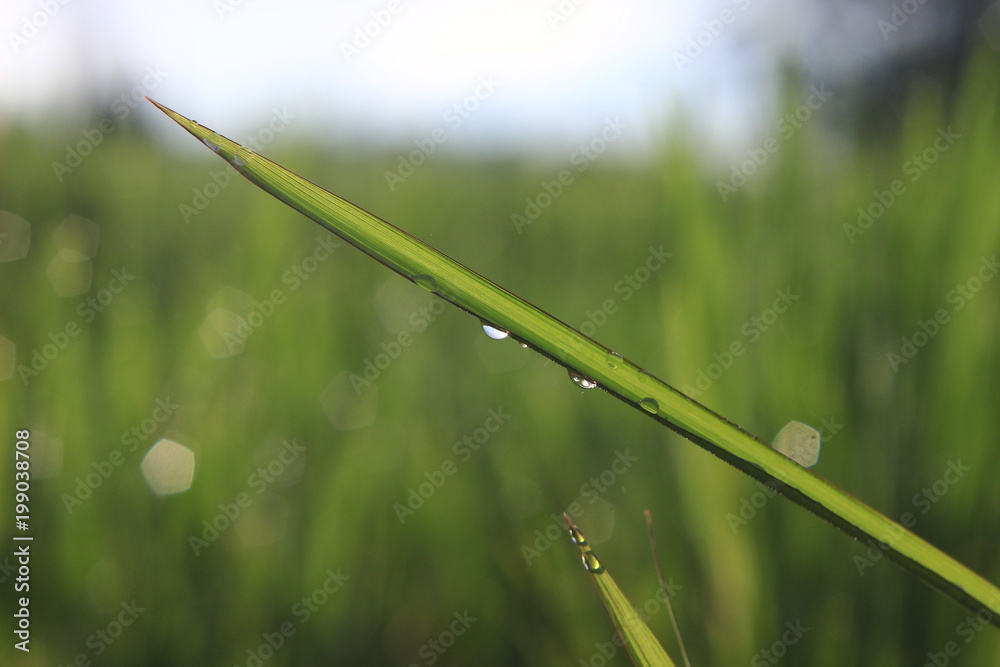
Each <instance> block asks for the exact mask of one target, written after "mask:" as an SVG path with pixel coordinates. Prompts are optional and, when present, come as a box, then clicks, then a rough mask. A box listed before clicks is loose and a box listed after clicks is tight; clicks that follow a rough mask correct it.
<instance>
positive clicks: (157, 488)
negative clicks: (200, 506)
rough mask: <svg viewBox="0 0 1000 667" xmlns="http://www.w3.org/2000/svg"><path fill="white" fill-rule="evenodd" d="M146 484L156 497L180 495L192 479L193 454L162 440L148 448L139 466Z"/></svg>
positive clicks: (189, 486)
mask: <svg viewBox="0 0 1000 667" xmlns="http://www.w3.org/2000/svg"><path fill="white" fill-rule="evenodd" d="M140 467H141V469H142V476H143V477H145V478H146V484H148V485H149V488H150V489H152V491H153V493H155V494H156V495H158V496H166V495H170V494H172V493H181V492H182V491H187V490H188V489H189V488H191V481H192V480H193V479H194V452H192V451H191V450H190V449H188V448H187V447H185V446H184V445H182V444H180V443H177V442H174V441H173V440H167V439H166V438H164V439H163V440H160V441H159V442H157V443H156V444H155V445H153V446H152V447H150V448H149V451H148V452H146V456H145V457H143V459H142V464H141V465H140Z"/></svg>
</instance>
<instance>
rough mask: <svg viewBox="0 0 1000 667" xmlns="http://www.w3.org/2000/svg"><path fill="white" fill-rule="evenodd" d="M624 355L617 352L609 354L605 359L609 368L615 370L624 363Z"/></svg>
mask: <svg viewBox="0 0 1000 667" xmlns="http://www.w3.org/2000/svg"><path fill="white" fill-rule="evenodd" d="M624 361H625V360H624V359H622V355H620V354H618V353H617V352H608V356H607V357H606V358H605V362H606V363H607V364H608V368H611V369H615V368H618V367H619V366H621V365H622V363H624Z"/></svg>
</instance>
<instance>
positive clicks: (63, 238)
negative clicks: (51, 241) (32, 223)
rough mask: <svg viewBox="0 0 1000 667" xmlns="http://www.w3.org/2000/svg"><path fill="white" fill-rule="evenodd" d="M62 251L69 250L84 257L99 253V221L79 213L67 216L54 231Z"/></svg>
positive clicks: (57, 243)
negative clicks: (96, 221)
mask: <svg viewBox="0 0 1000 667" xmlns="http://www.w3.org/2000/svg"><path fill="white" fill-rule="evenodd" d="M53 234H54V237H55V241H56V246H57V247H58V248H59V250H60V251H62V250H68V251H70V252H72V253H73V254H75V255H79V256H80V257H82V258H86V259H91V258H93V257H94V256H95V255H97V245H98V243H99V242H100V239H101V231H100V228H99V227H98V226H97V223H95V222H93V221H91V220H88V219H87V218H84V217H81V216H79V215H70V216H67V217H66V218H65V219H64V220H63V221H62V222H60V223H59V226H58V227H56V229H55V232H54V233H53Z"/></svg>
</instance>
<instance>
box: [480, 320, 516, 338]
mask: <svg viewBox="0 0 1000 667" xmlns="http://www.w3.org/2000/svg"><path fill="white" fill-rule="evenodd" d="M483 333H485V334H486V335H487V336H489V337H490V338H492V339H493V340H503V339H504V338H506V337H507V336H509V335H510V333H509V332H508V331H506V330H504V329H499V328H497V327H495V326H493V325H492V324H487V323H486V322H483Z"/></svg>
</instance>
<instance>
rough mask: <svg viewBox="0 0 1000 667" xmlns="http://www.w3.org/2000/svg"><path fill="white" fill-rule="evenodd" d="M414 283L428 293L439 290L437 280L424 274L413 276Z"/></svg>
mask: <svg viewBox="0 0 1000 667" xmlns="http://www.w3.org/2000/svg"><path fill="white" fill-rule="evenodd" d="M413 282H415V283H416V284H418V285H420V286H421V287H423V288H424V289H425V290H427V291H428V292H436V291H437V288H438V284H437V281H436V280H434V279H433V278H431V277H430V276H428V275H424V274H422V273H421V274H420V275H416V276H413Z"/></svg>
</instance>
